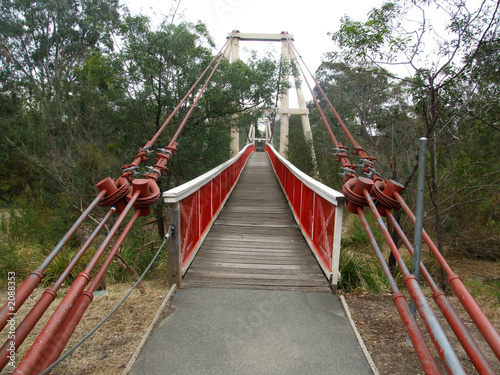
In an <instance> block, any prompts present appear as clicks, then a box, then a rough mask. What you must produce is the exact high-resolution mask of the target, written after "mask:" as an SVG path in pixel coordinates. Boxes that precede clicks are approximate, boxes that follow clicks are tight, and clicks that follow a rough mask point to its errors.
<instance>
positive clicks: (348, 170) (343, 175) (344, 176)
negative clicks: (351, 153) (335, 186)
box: [339, 167, 356, 178]
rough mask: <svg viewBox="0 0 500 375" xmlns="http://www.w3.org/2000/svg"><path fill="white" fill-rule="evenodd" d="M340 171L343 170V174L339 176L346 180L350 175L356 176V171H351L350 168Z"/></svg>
mask: <svg viewBox="0 0 500 375" xmlns="http://www.w3.org/2000/svg"><path fill="white" fill-rule="evenodd" d="M340 169H342V170H343V172H342V173H339V175H340V176H342V177H343V178H346V177H347V174H348V173H350V174H352V175H354V176H356V171H355V170H354V169H351V168H349V167H341V168H340Z"/></svg>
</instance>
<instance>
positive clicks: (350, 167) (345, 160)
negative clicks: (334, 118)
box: [287, 34, 357, 181]
mask: <svg viewBox="0 0 500 375" xmlns="http://www.w3.org/2000/svg"><path fill="white" fill-rule="evenodd" d="M287 39H288V41H289V43H291V42H292V41H291V39H290V37H289V36H288V34H287ZM290 52H291V55H292V57H293V58H294V60H295V61H297V57H296V53H295V52H294V50H290ZM297 66H298V67H299V69H300V72H301V73H302V76H303V77H304V81H305V82H306V84H307V87H308V88H309V91H310V92H311V96H312V98H313V100H314V103H315V104H316V108H317V109H318V111H319V114H320V116H321V119H322V120H323V123H324V124H325V126H326V129H327V130H328V133H329V134H330V137H331V138H332V141H333V144H334V145H335V149H334V151H336V154H335V155H336V156H337V160H336V161H337V162H340V163H341V164H342V170H343V171H344V172H343V173H342V174H341V175H342V176H343V177H344V179H345V181H347V180H349V179H351V178H353V177H355V176H356V172H355V168H356V167H357V165H355V164H351V162H350V160H349V156H348V155H347V147H345V146H343V145H342V143H340V142H339V141H337V138H336V137H335V135H334V134H333V131H332V128H331V126H330V124H329V122H328V120H327V118H326V116H325V113H324V112H323V110H322V109H321V106H320V104H319V102H318V99H317V98H316V95H314V92H313V90H312V88H311V85H310V84H309V82H308V80H307V78H306V77H305V74H304V71H303V70H302V67H301V66H300V64H299V63H298V61H297Z"/></svg>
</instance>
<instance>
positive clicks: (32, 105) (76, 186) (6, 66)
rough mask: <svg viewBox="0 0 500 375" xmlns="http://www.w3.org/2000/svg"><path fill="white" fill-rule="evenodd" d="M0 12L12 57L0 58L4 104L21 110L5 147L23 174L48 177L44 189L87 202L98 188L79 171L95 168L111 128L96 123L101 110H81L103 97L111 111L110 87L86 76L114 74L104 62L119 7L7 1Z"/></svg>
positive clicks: (102, 0)
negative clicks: (87, 82) (85, 81)
mask: <svg viewBox="0 0 500 375" xmlns="http://www.w3.org/2000/svg"><path fill="white" fill-rule="evenodd" d="M0 9H1V16H0V17H1V18H0V20H1V22H0V33H1V35H2V37H3V50H4V51H8V53H4V54H3V55H2V56H1V64H0V75H1V77H2V80H1V82H0V85H1V87H2V92H3V93H4V98H6V97H7V96H8V97H9V98H10V99H11V103H13V104H15V111H13V112H12V113H11V116H10V119H7V121H5V122H2V126H5V128H4V129H3V130H4V132H3V136H4V137H6V138H5V139H6V143H8V144H10V147H11V148H12V150H13V153H15V154H16V155H17V156H16V157H15V158H16V159H20V160H23V165H24V168H27V169H30V168H36V169H39V170H43V172H41V175H42V176H43V175H45V176H46V178H44V181H43V184H42V185H43V189H45V190H47V191H50V192H51V193H53V194H55V193H57V192H63V191H64V192H65V193H66V194H67V195H74V196H75V197H77V199H78V198H83V197H85V196H86V194H87V193H89V191H90V189H92V193H93V186H92V188H91V187H90V186H91V185H92V184H89V183H86V184H85V183H83V181H82V179H80V178H79V177H80V176H79V174H78V172H79V170H78V167H79V166H81V167H82V169H83V170H86V169H87V167H88V166H89V165H92V159H93V157H94V156H95V152H94V151H95V150H97V149H98V147H97V148H96V147H94V146H95V144H96V143H99V136H101V134H99V133H100V131H101V130H102V129H107V128H109V123H106V119H107V118H106V117H102V116H100V114H98V112H99V110H96V111H95V113H94V116H92V115H91V114H90V112H91V111H92V110H94V109H95V108H93V107H91V106H90V105H86V106H84V107H85V108H82V105H81V104H82V102H86V101H87V100H88V99H89V98H91V97H93V98H94V99H96V98H97V97H100V98H101V105H100V108H101V109H102V108H103V106H106V105H107V102H109V97H107V96H108V94H109V93H110V88H111V81H112V79H110V78H109V77H107V78H106V77H100V79H101V80H108V84H107V86H106V85H105V86H103V85H102V82H101V85H100V87H97V86H95V85H94V86H92V85H84V84H82V79H85V78H84V77H83V75H82V74H83V72H84V71H85V69H86V72H87V76H88V74H94V73H99V74H103V73H106V74H107V73H109V72H104V71H102V69H101V71H99V72H97V71H96V70H95V69H93V68H91V65H93V66H94V67H95V66H96V64H100V65H101V66H104V65H106V64H107V65H108V66H109V64H108V62H107V61H106V57H105V55H106V54H109V53H111V51H112V48H113V43H112V35H113V32H114V31H115V30H116V27H117V26H118V24H119V14H118V2H117V1H116V0H65V1H53V0H50V1H45V2H36V1H22V0H7V1H4V2H2V5H1V8H0ZM84 66H87V68H85V67H84ZM95 88H99V90H97V91H94V89H95ZM85 90H87V91H86V92H84V91H85ZM81 95H82V96H85V97H86V99H85V100H84V101H82V100H80V99H81V98H82V96H81ZM94 99H93V102H94V104H95V105H97V104H96V100H94ZM82 111H83V112H85V113H83V112H82ZM101 114H102V113H101ZM108 119H109V118H108ZM11 155H12V153H11ZM82 163H83V164H82ZM30 165H31V167H30ZM87 176H88V174H87ZM82 188H83V190H82Z"/></svg>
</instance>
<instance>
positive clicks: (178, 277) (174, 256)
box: [166, 203, 182, 288]
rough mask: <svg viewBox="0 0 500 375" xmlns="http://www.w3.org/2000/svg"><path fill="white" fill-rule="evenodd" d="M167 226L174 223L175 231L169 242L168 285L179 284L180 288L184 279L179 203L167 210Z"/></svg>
mask: <svg viewBox="0 0 500 375" xmlns="http://www.w3.org/2000/svg"><path fill="white" fill-rule="evenodd" d="M166 216H167V226H170V225H172V226H173V227H174V232H173V234H172V235H171V236H170V238H169V239H168V242H167V247H168V250H167V261H168V285H169V286H172V285H174V284H177V288H180V286H181V281H182V254H181V215H180V208H179V203H175V205H174V206H173V207H171V208H169V209H168V210H167V215H166Z"/></svg>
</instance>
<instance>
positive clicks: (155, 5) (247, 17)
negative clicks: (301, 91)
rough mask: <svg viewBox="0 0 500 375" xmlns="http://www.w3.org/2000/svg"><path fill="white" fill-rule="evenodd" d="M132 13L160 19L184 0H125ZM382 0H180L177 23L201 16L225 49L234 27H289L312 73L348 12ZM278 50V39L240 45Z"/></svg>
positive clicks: (360, 14)
mask: <svg viewBox="0 0 500 375" xmlns="http://www.w3.org/2000/svg"><path fill="white" fill-rule="evenodd" d="M122 1H123V3H124V4H125V5H127V6H128V8H129V9H130V11H131V12H132V13H133V14H137V13H139V12H141V13H143V14H147V15H149V16H151V17H153V18H156V20H159V19H161V18H162V15H166V14H169V10H170V9H171V8H172V7H174V9H175V8H176V7H177V5H178V4H179V0H161V1H158V0H122ZM382 2H383V1H382V0H370V1H368V0H342V1H338V0H288V1H284V0H180V6H179V10H178V13H177V18H176V21H179V20H181V19H184V20H186V21H189V22H196V21H198V20H200V21H202V22H203V23H205V24H206V25H207V27H208V30H209V32H210V35H211V36H212V37H213V38H214V40H215V41H216V43H217V47H218V48H220V47H222V45H223V44H224V43H225V41H226V36H227V34H228V33H229V32H231V31H232V30H239V31H240V32H242V33H273V34H279V33H280V32H281V31H288V32H289V33H290V34H293V35H294V37H295V46H296V47H297V49H298V51H299V53H300V54H301V55H302V57H303V59H304V60H305V62H306V64H307V65H308V66H309V68H310V69H311V71H313V72H314V71H315V70H316V68H317V67H318V66H319V64H320V61H321V58H322V56H323V55H324V53H326V52H329V51H332V50H333V49H334V43H333V42H332V40H331V38H330V37H329V36H328V35H327V33H328V32H329V31H330V32H331V31H335V30H337V29H338V27H339V20H340V18H341V17H342V16H343V15H345V14H349V15H350V16H351V17H352V18H354V19H364V18H365V17H366V14H367V13H368V12H369V11H370V10H371V9H372V8H373V7H376V6H378V5H380V4H382ZM257 46H261V47H260V48H259V50H273V49H274V50H276V52H277V56H278V57H279V53H280V51H281V50H280V48H281V46H280V45H279V43H274V44H271V43H264V42H244V43H243V42H242V43H240V49H243V48H248V49H257Z"/></svg>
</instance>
